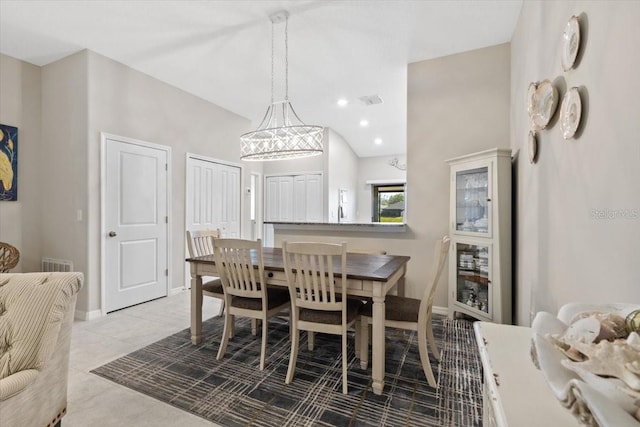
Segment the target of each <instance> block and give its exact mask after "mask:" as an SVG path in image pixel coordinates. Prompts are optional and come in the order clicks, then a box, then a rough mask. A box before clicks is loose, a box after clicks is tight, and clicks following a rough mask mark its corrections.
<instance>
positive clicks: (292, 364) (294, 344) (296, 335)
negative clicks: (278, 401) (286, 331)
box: [284, 328, 300, 384]
mask: <svg viewBox="0 0 640 427" xmlns="http://www.w3.org/2000/svg"><path fill="white" fill-rule="evenodd" d="M299 340H300V330H299V329H297V328H296V329H294V331H293V339H292V340H291V355H290V356H289V368H288V369H287V377H286V378H285V380H284V383H285V384H291V381H293V374H294V372H295V370H296V359H297V358H298V341H299Z"/></svg>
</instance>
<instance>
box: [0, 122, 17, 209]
mask: <svg viewBox="0 0 640 427" xmlns="http://www.w3.org/2000/svg"><path fill="white" fill-rule="evenodd" d="M4 200H7V201H12V200H18V128H16V127H13V126H7V125H1V124H0V201H4Z"/></svg>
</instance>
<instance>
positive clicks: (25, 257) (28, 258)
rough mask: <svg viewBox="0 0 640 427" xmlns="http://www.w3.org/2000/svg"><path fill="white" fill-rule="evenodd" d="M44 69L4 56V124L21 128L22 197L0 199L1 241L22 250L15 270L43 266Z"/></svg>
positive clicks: (0, 94) (0, 104)
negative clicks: (41, 258)
mask: <svg viewBox="0 0 640 427" xmlns="http://www.w3.org/2000/svg"><path fill="white" fill-rule="evenodd" d="M40 89H41V86H40V68H39V67H36V66H34V65H31V64H27V63H25V62H22V61H19V60H17V59H15V58H11V57H9V56H6V55H0V123H2V124H4V125H9V126H14V127H17V128H18V200H17V201H15V202H0V241H3V242H7V243H9V244H11V245H13V246H15V247H16V248H18V250H19V251H20V262H19V264H18V266H17V267H16V269H15V270H13V271H18V272H19V271H31V270H33V269H36V268H39V266H40V230H41V226H40V203H39V187H38V179H39V167H38V164H39V159H40V147H41V143H40V120H41V109H40Z"/></svg>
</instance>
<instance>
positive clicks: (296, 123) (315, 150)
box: [240, 11, 324, 161]
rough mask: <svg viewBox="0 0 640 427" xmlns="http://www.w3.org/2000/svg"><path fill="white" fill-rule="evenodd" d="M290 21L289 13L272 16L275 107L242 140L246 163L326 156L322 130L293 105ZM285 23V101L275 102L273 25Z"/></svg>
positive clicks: (241, 154) (284, 12) (273, 105)
mask: <svg viewBox="0 0 640 427" xmlns="http://www.w3.org/2000/svg"><path fill="white" fill-rule="evenodd" d="M288 18H289V14H288V12H286V11H281V12H277V13H275V14H273V15H272V16H271V23H272V25H271V105H269V107H268V108H267V112H266V113H265V115H264V118H263V119H262V123H260V125H259V126H258V128H257V129H256V130H254V131H251V132H247V133H245V134H243V135H241V136H240V158H241V159H242V160H246V161H267V160H285V159H296V158H300V157H309V156H316V155H319V154H322V152H323V145H322V137H323V134H324V128H323V127H322V126H314V125H306V124H305V123H304V122H303V121H302V120H301V119H300V117H298V115H297V114H296V112H295V110H294V109H293V106H292V105H291V102H289V70H288V68H289V60H288V21H289V20H288ZM282 21H285V97H284V100H283V101H278V102H274V94H273V86H274V85H273V81H274V72H273V56H274V55H273V50H274V49H273V43H274V42H273V40H274V37H273V24H275V23H278V22H282Z"/></svg>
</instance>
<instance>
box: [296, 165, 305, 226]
mask: <svg viewBox="0 0 640 427" xmlns="http://www.w3.org/2000/svg"><path fill="white" fill-rule="evenodd" d="M293 220H294V221H295V222H307V177H306V175H297V176H294V177H293Z"/></svg>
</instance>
